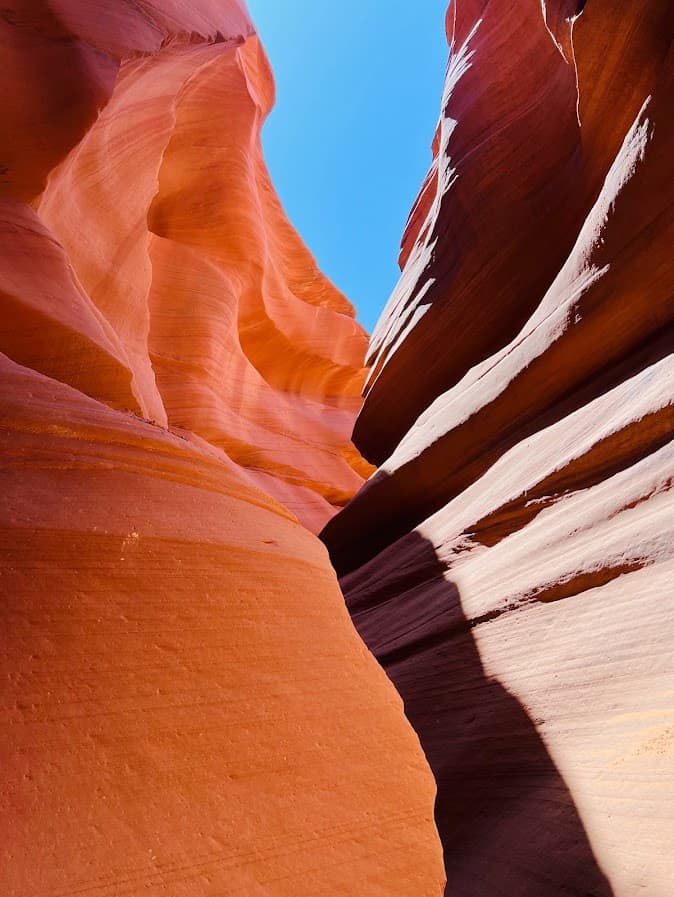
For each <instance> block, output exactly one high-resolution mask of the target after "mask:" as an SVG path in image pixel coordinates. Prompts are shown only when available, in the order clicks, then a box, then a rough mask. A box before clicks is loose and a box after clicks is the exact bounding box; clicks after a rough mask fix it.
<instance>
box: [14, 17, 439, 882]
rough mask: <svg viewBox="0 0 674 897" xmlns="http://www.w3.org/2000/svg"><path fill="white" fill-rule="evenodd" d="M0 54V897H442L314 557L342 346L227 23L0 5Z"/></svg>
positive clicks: (338, 487)
mask: <svg viewBox="0 0 674 897" xmlns="http://www.w3.org/2000/svg"><path fill="white" fill-rule="evenodd" d="M0 52H1V54H2V61H3V79H2V86H1V87H0V91H1V92H2V103H1V104H0V106H1V108H2V116H1V117H2V121H3V130H2V133H1V134H0V166H1V169H0V187H1V193H2V200H1V202H0V229H1V231H2V234H1V239H0V290H1V291H2V302H3V309H4V314H3V317H2V321H1V322H0V353H2V354H0V370H1V375H0V441H1V443H2V458H3V461H2V467H1V468H0V480H1V481H2V485H1V486H0V496H1V498H0V559H1V563H0V591H1V593H2V602H1V603H0V616H1V618H2V619H1V631H2V636H1V637H0V638H1V641H0V656H1V657H2V697H1V700H0V707H1V708H2V709H1V711H0V712H1V717H0V719H1V727H2V731H3V739H2V740H3V761H4V762H3V784H2V785H1V786H0V815H1V817H2V831H3V833H4V837H3V843H2V852H3V861H2V866H3V870H4V874H3V876H2V877H3V886H4V890H3V893H4V894H6V895H8V897H52V895H53V897H56V895H57V894H58V895H65V894H79V895H96V897H105V895H109V897H132V895H140V894H143V895H148V897H152V895H159V894H167V893H168V894H171V895H172V897H192V895H199V897H203V895H210V894H212V895H216V894H220V895H221V894H227V895H240V897H255V895H260V897H262V895H265V897H268V895H270V894H273V895H275V897H277V895H278V897H282V895H292V897H296V895H298V894H306V895H307V897H309V895H311V897H314V895H318V894H326V895H327V894H352V893H357V894H359V895H367V897H375V895H376V897H380V895H384V894H385V895H387V897H389V895H399V897H419V895H438V894H439V893H440V891H441V887H442V881H443V877H442V869H441V858H440V852H439V849H438V846H437V839H436V833H435V828H434V825H433V820H432V802H433V795H434V784H433V781H432V778H431V776H430V773H429V772H428V768H427V766H426V764H425V763H424V760H423V756H422V754H421V751H420V749H419V744H418V740H417V739H416V738H415V737H414V735H413V733H412V732H411V730H410V729H409V726H408V724H407V723H406V721H405V720H404V717H403V714H402V708H401V704H400V700H399V698H398V696H397V695H396V694H395V692H394V690H393V688H392V687H391V686H390V683H389V682H388V681H387V679H386V677H385V676H384V674H383V673H382V671H381V670H380V669H379V667H378V666H377V664H376V663H375V662H374V660H373V659H372V657H371V655H370V654H369V653H368V652H367V651H366V649H365V648H364V646H363V644H362V642H361V641H360V639H359V638H358V637H357V635H356V633H355V632H354V630H353V627H352V625H351V623H350V621H349V619H348V615H347V613H346V610H345V608H344V605H343V600H342V596H341V595H340V592H339V589H338V586H337V582H336V578H335V576H334V572H333V570H332V569H331V567H330V564H329V561H328V558H327V554H326V552H325V549H324V548H323V546H322V545H321V544H320V542H319V541H318V540H317V539H316V538H315V537H314V536H313V535H312V534H311V533H310V532H309V530H310V529H313V530H317V529H319V528H320V527H321V526H322V525H323V524H324V523H325V521H326V520H327V519H328V518H329V517H330V516H331V515H332V514H333V513H334V511H335V509H336V508H337V507H339V506H341V505H343V504H344V503H345V502H346V500H347V499H348V498H349V497H350V496H351V495H352V494H353V492H354V491H355V489H356V488H357V487H358V486H359V485H360V483H361V482H362V475H363V474H366V473H367V472H368V471H369V467H368V465H367V464H366V463H365V462H364V461H363V460H362V459H361V458H360V456H359V455H358V453H357V452H356V450H355V449H354V448H353V446H352V445H351V443H350V439H349V437H350V431H351V428H352V424H353V419H354V415H355V413H356V410H357V408H358V405H359V402H360V398H359V393H360V390H361V386H362V383H363V377H364V367H363V356H364V352H365V345H366V338H365V335H364V333H363V331H362V330H361V328H360V327H359V326H358V325H357V324H356V323H355V321H354V320H353V311H352V309H351V306H350V305H349V304H348V302H347V301H346V300H345V299H344V297H343V296H341V295H340V294H339V293H338V292H337V291H336V290H335V288H334V287H333V286H332V285H331V284H330V283H329V282H328V281H327V280H326V279H325V278H324V277H323V276H322V275H321V274H320V272H319V271H318V270H317V268H316V265H315V263H314V261H313V259H312V258H311V256H310V255H309V253H308V252H307V250H306V249H305V247H304V246H303V244H302V243H301V241H300V240H299V238H298V236H297V235H296V234H295V232H294V231H293V230H292V228H291V226H290V224H289V223H288V221H287V220H286V218H285V216H284V214H283V211H282V209H281V207H280V204H279V201H278V199H277V197H276V195H275V193H274V190H273V188H272V186H271V184H270V181H269V177H268V175H267V171H266V169H265V166H264V162H263V159H262V155H261V152H260V140H259V134H260V128H261V126H262V122H263V119H264V117H265V115H266V113H267V112H268V110H269V108H270V106H271V104H272V102H273V83H272V79H271V75H270V72H269V68H268V65H267V62H266V59H265V57H264V53H263V51H262V49H261V48H260V45H259V42H258V40H257V37H256V36H255V33H254V29H253V26H252V24H251V22H250V20H249V18H248V14H247V12H246V10H245V6H244V4H243V3H242V2H237V0H227V2H221V0H218V2H216V0H199V2H192V3H184V2H182V0H162V2H161V3H155V2H151V0H134V2H133V3H126V2H121V0H103V2H99V3H96V4H91V3H85V2H78V0H50V2H40V0H26V2H20V0H15V2H12V0H10V2H9V3H5V4H4V5H3V9H2V10H1V11H0ZM295 515H297V517H299V518H300V520H301V521H302V522H303V523H304V524H305V526H301V525H300V524H299V523H298V522H297V519H296V517H295ZM305 527H306V528H305ZM346 671H348V675H345V673H346Z"/></svg>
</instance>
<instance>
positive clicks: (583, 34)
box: [323, 0, 674, 897]
mask: <svg viewBox="0 0 674 897" xmlns="http://www.w3.org/2000/svg"><path fill="white" fill-rule="evenodd" d="M517 6H518V10H517V15H515V14H514V13H513V4H511V3H508V2H500V0H491V2H489V3H485V2H478V0H474V2H473V0H455V2H454V3H453V4H452V5H451V6H450V9H449V13H448V16H447V23H448V35H449V40H450V48H451V49H450V59H449V65H448V69H447V78H446V83H445V91H444V96H443V101H442V109H441V114H440V121H439V125H438V128H437V131H436V137H435V140H434V144H433V149H434V159H433V164H432V167H431V170H430V172H429V174H428V176H427V178H426V180H425V182H424V184H423V186H422V189H421V192H420V195H419V198H418V200H417V202H416V204H415V206H414V208H413V209H412V212H411V214H410V218H409V221H408V224H407V229H406V231H405V235H404V238H403V244H402V252H401V264H402V266H403V267H402V275H401V278H400V282H399V284H398V286H397V288H396V289H395V291H394V293H393V295H392V297H391V299H390V301H389V304H388V306H387V307H386V309H385V311H384V312H383V314H382V317H381V319H380V321H379V323H378V325H377V327H376V329H375V332H374V334H373V337H372V340H371V344H370V355H369V358H370V362H371V364H372V370H371V373H370V375H369V379H368V382H367V384H366V388H365V405H364V408H363V410H362V411H361V413H360V415H359V418H358V421H357V423H356V428H355V441H356V444H357V445H358V447H359V448H361V450H362V451H363V452H364V454H365V455H366V457H368V458H369V459H370V460H371V461H375V462H376V463H377V464H378V465H379V467H378V470H377V471H376V473H375V474H374V475H373V476H371V477H370V479H369V480H368V481H367V483H366V484H365V485H364V487H363V488H362V489H361V490H360V492H359V493H358V494H357V496H356V497H355V498H354V499H353V500H352V502H351V503H350V504H349V505H348V506H347V508H346V509H345V510H344V511H342V512H341V513H340V514H339V515H338V516H337V517H336V518H334V519H333V520H332V521H331V522H330V523H329V524H328V526H327V527H326V529H325V530H324V534H323V538H324V540H325V541H326V543H327V545H328V548H329V550H330V552H331V557H332V559H333V562H334V563H335V566H336V568H337V570H338V573H339V574H340V575H341V584H342V588H343V590H344V592H345V595H346V597H347V602H348V604H349V607H350V610H351V613H352V617H353V619H354V621H355V623H356V626H357V628H358V629H359V631H360V633H361V635H362V636H363V638H364V639H365V641H366V643H367V644H368V645H369V646H370V648H371V649H372V650H373V651H374V653H375V654H376V656H377V657H378V658H379V660H380V662H381V663H382V664H383V666H384V668H385V669H386V670H387V672H388V674H389V676H390V677H391V679H392V680H393V682H394V683H395V684H396V686H397V688H398V690H399V691H400V693H401V695H402V697H403V700H404V702H405V708H406V713H407V715H408V718H409V719H410V721H411V722H412V723H413V725H414V727H415V729H416V730H417V733H418V734H419V736H420V739H421V742H422V746H423V747H424V749H425V751H426V755H427V758H428V760H429V762H430V764H431V767H432V769H433V771H434V773H435V776H436V782H437V785H438V796H437V801H436V821H437V824H438V828H439V830H440V834H441V837H442V840H443V847H444V855H445V865H446V869H447V877H448V885H447V894H448V895H451V897H473V895H474V897H478V895H479V897H486V895H491V894H494V895H495V894H498V893H504V892H507V893H509V894H511V893H512V894H517V895H518V897H541V895H545V897H562V895H574V897H581V895H592V897H609V895H615V897H633V895H635V894H637V893H642V892H643V893H648V894H654V895H656V894H657V895H665V894H668V893H670V891H671V890H672V887H673V886H674V883H673V881H672V872H673V869H672V861H671V856H670V854H671V851H670V850H669V848H668V847H667V845H668V844H669V843H671V839H672V836H673V834H674V816H673V815H672V807H673V806H674V802H673V801H672V797H673V796H674V795H673V793H672V789H673V788H674V703H673V695H672V670H673V669H674V655H673V654H672V639H673V635H674V607H673V606H672V601H671V598H672V585H671V584H672V575H673V574H674V540H673V539H672V531H673V527H674V501H673V499H672V491H671V490H672V482H673V480H674V444H673V442H672V437H673V434H674V256H673V255H672V251H671V249H672V245H674V216H673V214H672V209H673V207H674V186H673V185H674V181H673V180H672V159H673V158H674V120H673V119H672V108H674V55H673V52H674V51H673V50H672V39H673V37H674V17H673V14H672V7H671V4H669V3H667V2H664V0H649V2H646V3H640V4H635V3H630V2H621V3H618V4H615V3H609V2H605V0H589V2H588V3H587V4H578V6H577V7H576V5H575V4H568V3H566V2H561V0H558V2H547V3H545V4H541V3H540V2H539V0H531V2H528V0H526V2H522V3H520V4H517Z"/></svg>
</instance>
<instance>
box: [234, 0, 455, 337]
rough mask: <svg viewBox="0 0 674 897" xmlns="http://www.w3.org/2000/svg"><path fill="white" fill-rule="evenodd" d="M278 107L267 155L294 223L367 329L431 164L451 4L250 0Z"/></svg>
mask: <svg viewBox="0 0 674 897" xmlns="http://www.w3.org/2000/svg"><path fill="white" fill-rule="evenodd" d="M248 6H249V9H250V11H251V14H252V16H253V19H254V21H255V23H256V25H257V28H258V31H259V33H260V36H261V38H262V41H263V43H264V46H265V48H266V50H267V54H268V55H269V58H270V60H271V64H272V67H273V69H274V75H275V78H276V88H277V104H276V108H275V110H274V111H273V112H272V114H271V116H270V118H269V120H268V122H267V124H266V126H265V130H264V133H263V143H264V149H265V157H266V160H267V163H268V165H269V168H270V171H271V175H272V178H273V180H274V184H275V186H276V189H277V191H278V193H279V195H280V197H281V200H282V202H283V204H284V206H285V208H286V211H287V212H288V214H289V216H290V218H291V220H292V222H293V224H294V225H295V227H296V228H297V229H298V231H299V232H300V234H301V235H302V237H303V238H304V240H305V242H306V243H307V245H308V246H309V248H310V250H311V251H312V252H313V254H314V255H315V256H316V258H317V260H318V263H319V265H320V266H321V268H322V269H323V271H324V272H325V273H326V274H327V275H328V276H329V277H330V278H331V279H332V280H333V281H334V282H335V283H336V284H337V286H338V287H339V288H340V289H341V290H343V291H344V293H346V295H347V296H348V297H349V299H350V300H351V301H352V302H353V304H354V305H355V306H356V309H357V312H358V319H359V320H360V321H361V323H363V324H364V325H365V327H366V328H367V329H368V330H369V331H371V330H372V327H373V326H374V324H375V322H376V320H377V318H378V316H379V313H380V311H381V310H382V308H383V307H384V305H385V303H386V300H387V299H388V296H389V294H390V292H391V290H392V289H393V286H394V285H395V282H396V280H397V277H398V267H397V257H398V248H399V244H400V237H401V235H402V232H403V228H404V226H405V221H406V219H407V214H408V212H409V210H410V208H411V205H412V202H413V201H414V198H415V196H416V194H417V192H418V190H419V187H420V186H421V182H422V180H423V177H424V175H425V173H426V171H427V169H428V166H429V164H430V160H431V152H430V145H431V141H432V139H433V132H434V130H435V124H436V121H437V117H438V111H439V105H440V95H441V91H442V81H443V77H444V72H445V64H446V61H447V43H446V39H445V34H444V18H445V10H446V7H447V0H416V2H414V3H410V2H409V0H386V2H385V0H337V2H334V0H248Z"/></svg>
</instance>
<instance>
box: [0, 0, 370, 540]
mask: <svg viewBox="0 0 674 897" xmlns="http://www.w3.org/2000/svg"><path fill="white" fill-rule="evenodd" d="M174 7H175V8H174ZM92 9H93V8H92V7H91V5H90V4H86V3H75V2H67V3H66V2H62V3H61V4H59V3H51V4H45V3H40V2H37V0H31V2H28V3H20V4H16V5H15V7H14V8H12V9H9V8H8V9H5V10H4V12H3V14H2V16H0V27H1V28H2V35H3V48H4V50H5V60H6V62H5V65H6V76H5V78H4V84H3V89H4V91H5V97H3V98H2V99H3V100H4V101H5V104H4V106H3V108H8V114H7V116H6V119H5V121H4V123H3V126H4V129H5V132H4V139H3V144H4V145H6V147H7V151H6V153H5V154H4V155H3V157H2V159H1V160H0V162H2V163H3V168H2V175H1V176H0V186H1V187H2V196H3V197H4V198H6V200H8V201H9V200H12V201H13V202H14V203H16V202H23V203H25V204H26V205H23V206H22V207H21V208H17V206H16V205H14V204H11V205H9V206H7V205H5V206H3V209H2V211H0V215H1V220H2V222H3V223H2V225H0V226H2V227H3V228H4V229H5V233H6V234H8V235H9V234H12V235H13V237H12V239H8V238H6V237H4V235H3V252H4V253H5V254H6V255H7V258H6V261H5V264H4V265H3V266H2V272H1V277H2V280H1V281H0V289H1V290H2V292H3V295H4V296H5V297H6V300H7V302H8V303H11V306H9V305H8V307H11V314H8V315H6V316H5V320H4V322H3V323H2V324H1V325H0V328H1V330H0V349H1V350H2V351H4V352H5V353H6V354H7V355H8V356H9V357H10V358H12V359H13V360H15V361H18V362H19V363H21V364H27V365H29V366H32V367H34V368H35V369H36V370H38V371H40V372H41V373H45V374H47V375H48V376H51V377H54V378H56V379H60V380H62V381H63V382H65V383H68V384H69V385H71V386H74V387H76V388H77V389H80V390H82V391H83V392H86V393H87V394H88V395H91V396H92V397H93V398H97V399H100V400H102V401H104V402H106V403H108V404H110V405H113V406H114V407H117V408H123V409H127V410H130V411H133V412H134V413H136V414H138V415H140V416H142V417H144V418H146V419H147V420H150V421H153V422H156V423H157V424H159V425H160V426H164V427H167V426H168V427H169V428H171V429H182V430H188V431H190V432H191V433H193V434H195V435H196V436H199V437H200V438H203V439H205V440H206V441H207V442H209V443H210V444H211V445H214V446H217V447H218V448H221V449H222V450H223V451H225V452H226V453H227V455H228V456H229V457H230V458H231V459H232V460H234V461H235V462H236V463H238V464H240V465H241V466H242V467H243V468H245V469H246V470H247V471H248V475H249V477H250V480H251V482H254V483H256V484H257V485H259V486H261V487H262V488H263V489H264V490H265V491H267V492H269V493H270V494H272V495H274V496H275V497H277V498H279V499H280V500H281V501H282V502H283V503H284V504H285V505H286V506H287V507H289V508H290V509H291V510H292V511H293V512H294V513H295V514H297V516H298V517H299V518H300V519H301V520H302V522H304V523H305V524H306V525H307V526H308V527H309V528H311V529H313V530H314V531H316V530H318V529H320V528H321V526H322V525H323V524H324V523H325V522H326V521H327V520H328V519H329V517H330V516H331V515H332V514H333V513H334V511H335V508H336V507H340V506H341V505H343V504H344V503H345V502H346V501H347V499H348V498H349V497H350V496H351V495H352V494H353V493H354V492H355V490H356V489H357V488H358V486H359V485H360V484H361V483H362V477H363V475H364V474H367V473H368V472H369V467H368V465H367V464H365V462H363V461H362V460H361V459H360V458H359V456H358V454H357V453H356V452H355V451H354V450H353V447H352V446H351V444H350V434H351V429H352V426H353V419H354V415H355V413H356V411H357V409H358V407H359V405H360V392H361V388H362V385H363V379H364V376H365V371H364V368H363V356H364V353H365V348H366V336H365V334H364V332H363V330H362V328H361V327H360V326H359V325H358V324H356V322H355V321H354V319H353V309H352V307H351V306H350V305H349V303H348V302H347V300H346V299H345V298H344V297H343V296H342V295H341V294H340V293H339V292H338V291H337V290H336V289H335V288H334V287H333V286H332V284H331V283H330V282H329V281H328V280H327V279H326V278H325V277H324V276H323V275H322V274H321V273H320V271H319V270H318V269H317V267H316V264H315V262H314V260H313V258H312V257H311V255H310V254H309V252H308V251H307V249H306V248H305V246H304V245H303V243H302V242H301V240H300V239H299V237H298V236H297V234H296V233H295V231H294V230H293V229H292V227H291V226H290V224H289V222H288V221H287V219H286V217H285V215H284V213H283V209H282V208H281V206H280V203H279V201H278V198H277V196H276V194H275V192H274V190H273V187H272V186H271V183H270V181H269V176H268V173H267V170H266V167H265V164H264V160H263V158H262V154H261V149H260V130H261V128H262V124H263V122H264V119H265V116H266V115H267V113H268V112H269V110H270V108H271V105H272V103H273V95H274V86H273V80H272V76H271V73H270V70H269V66H268V63H267V60H266V58H265V56H264V52H263V51H262V49H261V47H260V45H259V42H258V39H257V37H256V36H255V35H254V33H253V27H252V25H251V23H250V21H249V19H248V17H247V14H246V13H245V10H244V9H243V7H242V5H241V4H237V3H233V2H231V3H225V4H222V3H215V2H211V3H200V4H197V6H196V8H192V5H190V4H181V3H161V4H152V3H147V4H140V5H136V6H135V7H134V6H133V5H127V4H125V3H122V2H120V0H115V2H107V3H104V4H102V5H100V8H99V7H98V6H97V7H96V12H95V14H94V13H93V12H92ZM159 10H161V12H160V11H159ZM55 73H56V74H55ZM3 152H4V151H3ZM28 206H30V208H28ZM15 227H18V228H20V230H19V232H18V233H17V234H16V235H14V228H15ZM7 228H9V231H7V230H6V229H7ZM37 255H39V256H40V257H43V258H44V259H45V262H44V264H43V265H41V266H40V267H39V269H38V270H35V265H34V264H33V263H32V259H34V258H35V257H36V256H37ZM47 281H48V283H49V285H50V286H49V288H48V289H47V288H46V282H47ZM85 359H86V361H85Z"/></svg>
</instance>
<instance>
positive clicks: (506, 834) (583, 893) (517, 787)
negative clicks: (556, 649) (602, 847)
mask: <svg viewBox="0 0 674 897" xmlns="http://www.w3.org/2000/svg"><path fill="white" fill-rule="evenodd" d="M445 573H446V570H445V567H444V565H443V564H442V563H441V562H440V561H439V560H438V558H437V556H436V554H435V551H434V549H433V546H432V545H431V544H430V543H429V542H427V541H426V540H425V539H423V538H422V537H421V536H419V535H418V534H417V533H414V532H413V533H411V534H410V535H408V536H405V537H404V538H403V539H401V540H399V541H398V542H397V543H396V544H395V545H393V546H391V547H390V548H389V549H387V550H386V551H384V552H382V554H380V555H379V556H378V557H377V558H375V559H374V560H373V561H371V562H370V563H369V564H367V565H366V566H364V567H362V568H360V570H357V571H355V572H353V573H351V574H349V575H347V576H345V577H344V578H343V579H342V589H343V591H344V594H345V596H346V599H347V604H348V606H349V609H350V612H351V614H352V617H353V620H354V623H355V625H356V627H357V629H358V631H359V632H360V635H361V636H362V638H363V639H364V641H365V642H366V644H367V645H368V647H369V648H370V650H371V651H372V652H373V653H374V654H375V655H376V657H377V658H378V660H379V662H380V663H381V664H382V666H383V667H384V669H385V670H386V672H387V673H388V675H389V677H390V678H391V680H392V681H393V683H394V684H395V686H396V688H397V689H398V692H399V693H400V695H401V696H402V698H403V701H404V702H405V710H406V714H407V717H408V719H409V720H410V722H411V724H412V726H413V727H414V728H415V729H416V731H417V733H418V735H419V739H420V741H421V744H422V746H423V748H424V751H425V753H426V756H427V758H428V762H429V764H430V766H431V768H432V770H433V773H434V774H435V778H436V781H437V787H438V794H437V800H436V806H435V817H436V822H437V826H438V830H439V832H440V837H441V839H442V843H443V848H444V859H445V865H446V869H447V879H448V883H447V890H446V894H447V897H497V895H498V897H611V895H612V890H611V887H610V885H609V883H608V881H607V879H606V878H605V876H604V874H603V873H602V871H601V869H600V868H599V865H598V863H597V861H596V859H595V857H594V854H593V852H592V848H591V846H590V843H589V841H588V838H587V834H586V832H585V829H584V827H583V823H582V821H581V819H580V817H579V815H578V811H577V810H576V807H575V804H574V801H573V797H572V795H571V792H570V791H569V788H568V787H567V785H566V783H565V782H564V779H563V778H562V776H561V774H560V772H559V770H558V769H557V767H556V766H555V764H554V762H553V760H552V758H551V757H550V755H549V753H548V751H547V749H546V747H545V744H544V743H543V740H542V739H541V737H540V735H539V734H538V732H537V731H536V726H535V724H534V722H533V720H532V719H531V718H530V717H529V716H528V714H527V713H526V711H525V710H524V708H523V707H522V706H521V704H520V703H519V701H518V700H517V699H516V698H515V697H514V696H513V695H512V694H510V692H509V691H508V690H507V689H506V688H504V687H503V685H501V684H500V683H499V682H498V681H497V680H495V679H490V678H489V677H488V676H487V675H486V674H485V671H484V669H483V666H482V663H481V660H480V655H479V652H478V650H477V646H476V644H475V641H474V639H473V635H472V630H471V627H470V623H469V621H468V620H467V619H466V617H465V616H464V614H463V610H462V606H461V599H460V595H459V592H458V589H457V587H456V586H455V585H454V584H453V583H452V582H450V581H448V580H446V579H445ZM532 651H535V646H533V645H532Z"/></svg>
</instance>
